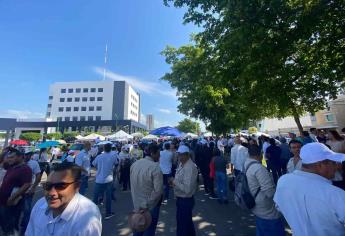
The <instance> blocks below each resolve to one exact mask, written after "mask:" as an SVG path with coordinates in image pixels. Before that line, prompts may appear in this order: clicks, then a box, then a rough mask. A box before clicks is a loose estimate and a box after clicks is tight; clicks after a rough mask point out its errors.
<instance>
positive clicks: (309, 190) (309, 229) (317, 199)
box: [274, 170, 345, 236]
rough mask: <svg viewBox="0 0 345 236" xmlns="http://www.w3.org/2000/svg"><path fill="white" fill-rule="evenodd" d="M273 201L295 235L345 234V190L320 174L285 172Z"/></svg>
mask: <svg viewBox="0 0 345 236" xmlns="http://www.w3.org/2000/svg"><path fill="white" fill-rule="evenodd" d="M274 201H275V203H276V205H277V207H278V210H279V211H281V212H282V213H283V215H284V217H285V219H286V220H287V222H288V223H289V225H290V227H291V229H292V231H293V235H295V236H343V235H345V204H344V202H345V191H344V190H342V189H340V188H338V187H335V186H333V185H332V182H331V181H330V180H328V179H326V178H324V177H322V176H320V175H317V174H313V173H308V172H305V171H300V170H296V171H294V172H293V173H291V174H287V175H283V176H282V177H280V179H279V180H278V185H277V191H276V193H275V196H274Z"/></svg>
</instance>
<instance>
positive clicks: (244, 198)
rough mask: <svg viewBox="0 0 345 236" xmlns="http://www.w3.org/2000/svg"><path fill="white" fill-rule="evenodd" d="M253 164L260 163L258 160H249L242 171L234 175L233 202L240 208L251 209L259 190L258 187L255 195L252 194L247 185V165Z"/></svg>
mask: <svg viewBox="0 0 345 236" xmlns="http://www.w3.org/2000/svg"><path fill="white" fill-rule="evenodd" d="M253 164H260V162H257V161H255V162H251V163H250V164H249V165H248V166H247V168H246V169H245V171H244V172H240V173H239V174H238V175H237V176H236V177H235V203H236V204H237V205H238V206H239V207H241V208H242V209H247V210H251V209H253V208H254V207H255V198H256V196H257V195H258V193H259V192H260V188H259V189H258V190H257V191H256V193H255V195H254V196H252V194H251V193H250V190H249V186H248V179H247V176H246V173H247V171H248V169H249V167H250V166H251V165H253Z"/></svg>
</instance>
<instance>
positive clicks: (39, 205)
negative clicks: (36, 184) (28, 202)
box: [32, 197, 48, 214]
mask: <svg viewBox="0 0 345 236" xmlns="http://www.w3.org/2000/svg"><path fill="white" fill-rule="evenodd" d="M47 207H48V204H47V200H46V199H45V197H42V198H40V199H39V200H38V201H37V202H36V204H35V206H34V207H33V208H32V211H33V212H35V213H36V214H39V213H40V212H45V211H46V210H47Z"/></svg>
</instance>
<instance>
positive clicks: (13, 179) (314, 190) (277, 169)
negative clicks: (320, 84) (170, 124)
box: [0, 129, 345, 236]
mask: <svg viewBox="0 0 345 236" xmlns="http://www.w3.org/2000/svg"><path fill="white" fill-rule="evenodd" d="M82 147H83V148H82V150H81V151H76V150H69V148H68V147H63V148H59V147H53V148H51V149H50V150H48V149H45V148H43V149H40V150H36V151H33V152H31V151H30V152H22V151H21V150H20V149H18V148H13V147H7V148H4V149H3V150H2V153H1V156H0V225H1V230H2V232H3V234H4V235H16V233H17V235H27V236H33V235H37V236H38V235H101V233H102V219H104V220H108V219H110V218H112V217H113V216H114V212H113V211H112V210H113V201H114V200H115V199H116V196H115V192H116V191H115V190H116V187H117V182H118V184H119V185H120V186H121V190H122V191H131V196H132V202H133V212H131V213H130V214H129V216H128V218H129V227H130V228H131V229H132V230H133V235H135V236H139V235H145V236H150V235H155V232H156V227H157V223H158V220H159V213H160V207H161V204H166V203H167V202H168V201H171V200H172V199H174V198H175V199H176V235H177V236H193V235H196V230H195V227H194V223H193V220H192V216H193V209H194V206H195V199H194V197H195V194H196V192H197V191H204V193H205V194H206V195H208V197H209V198H210V199H211V200H216V201H218V203H219V204H221V205H227V204H229V197H230V196H231V195H230V194H229V190H231V191H234V194H233V195H234V196H235V202H236V203H238V205H239V206H246V208H247V209H250V210H251V211H252V213H253V214H254V215H255V219H256V232H257V235H259V236H262V235H263V236H270V235H272V236H280V235H285V220H286V221H287V223H288V225H289V226H290V227H291V229H292V231H293V233H294V234H295V235H320V236H323V235H344V234H345V227H344V222H345V211H343V209H342V204H341V201H343V200H345V192H344V189H345V184H344V181H345V175H344V174H345V171H344V168H343V165H342V163H343V161H345V155H344V153H345V141H344V138H343V137H342V135H340V134H339V133H338V132H337V131H335V130H330V131H328V133H327V134H326V133H325V132H323V131H320V130H316V129H310V130H309V132H308V131H304V132H303V133H302V134H301V136H299V137H297V135H295V134H293V133H289V135H288V136H287V137H275V138H273V137H268V136H267V135H262V136H255V135H252V136H251V135H242V136H241V135H232V136H228V137H223V136H219V137H214V138H212V137H211V138H199V139H193V140H179V139H172V140H164V141H161V142H151V143H142V142H140V141H139V140H138V141H132V142H128V143H112V142H103V143H102V144H101V145H97V144H95V145H92V144H91V143H90V142H85V143H83V145H82ZM56 160H59V162H56ZM92 169H93V170H95V173H96V174H95V180H94V181H95V184H94V188H93V189H89V181H90V176H91V170H92ZM44 172H45V173H46V175H47V179H46V181H41V177H42V174H43V173H44ZM243 180H245V181H244V182H243ZM39 186H41V187H42V189H43V191H44V197H43V198H41V199H39V200H38V201H37V202H36V203H35V205H34V206H33V207H32V203H33V197H34V194H35V192H36V189H37V188H38V187H39ZM199 186H203V188H199ZM172 192H173V193H174V197H172ZM90 193H91V194H92V197H91V199H92V201H91V200H90V199H89V198H88V197H87V195H90ZM245 194H246V195H245ZM239 201H242V202H240V203H239ZM250 201H252V202H251V204H249V203H248V202H250ZM243 203H244V204H243ZM102 204H104V205H105V212H104V214H102V213H101V211H100V209H101V208H99V207H98V206H100V205H102ZM239 210H241V208H239ZM215 214H216V213H215ZM1 230H0V232H1Z"/></svg>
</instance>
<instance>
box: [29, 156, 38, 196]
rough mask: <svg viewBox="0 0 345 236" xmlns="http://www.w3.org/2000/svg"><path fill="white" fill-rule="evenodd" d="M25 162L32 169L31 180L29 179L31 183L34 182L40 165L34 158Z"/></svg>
mask: <svg viewBox="0 0 345 236" xmlns="http://www.w3.org/2000/svg"><path fill="white" fill-rule="evenodd" d="M26 164H27V165H28V166H29V167H30V169H31V171H32V181H31V183H32V184H33V183H35V180H36V175H37V174H40V173H41V168H40V165H39V164H38V162H37V161H35V160H29V161H28V162H27V163H26ZM29 190H31V187H30V188H29V189H28V191H29Z"/></svg>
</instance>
